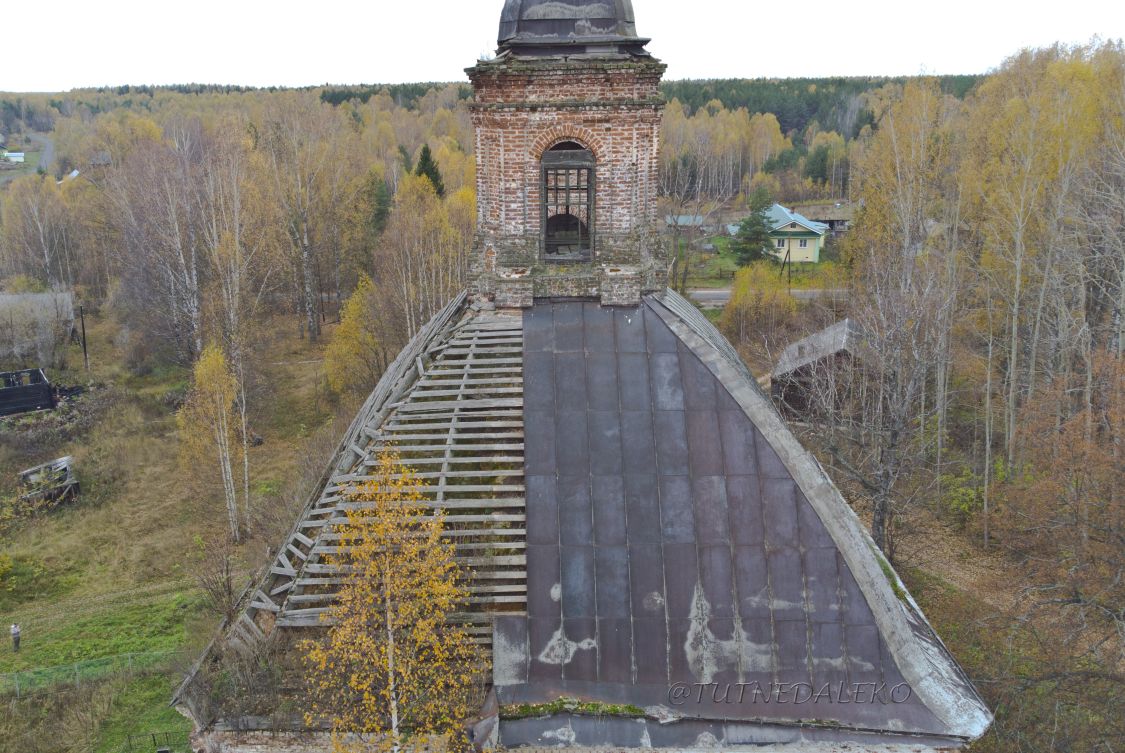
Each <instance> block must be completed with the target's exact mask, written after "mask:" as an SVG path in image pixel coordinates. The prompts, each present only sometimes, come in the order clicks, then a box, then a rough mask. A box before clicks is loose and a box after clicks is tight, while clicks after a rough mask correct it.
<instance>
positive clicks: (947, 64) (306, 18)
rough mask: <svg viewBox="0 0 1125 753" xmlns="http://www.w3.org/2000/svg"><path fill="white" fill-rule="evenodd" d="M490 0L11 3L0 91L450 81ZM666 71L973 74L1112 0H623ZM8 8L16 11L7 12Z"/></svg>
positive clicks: (1081, 21) (495, 16)
mask: <svg viewBox="0 0 1125 753" xmlns="http://www.w3.org/2000/svg"><path fill="white" fill-rule="evenodd" d="M502 6H503V0H364V1H363V2H356V1H354V0H318V1H317V2H295V1H293V0H269V1H268V2H266V1H265V0H177V1H176V2H173V1H172V0H143V1H142V0H99V1H98V2H93V1H92V0H56V2H53V3H49V4H45V5H44V4H36V3H31V2H23V3H13V4H12V7H11V8H9V9H8V11H9V12H6V13H5V14H4V15H5V31H4V32H3V35H0V91H62V90H67V89H72V88H76V87H88V86H103V85H116V84H175V83H188V82H197V83H221V84H243V85H250V86H269V85H284V86H303V85H315V84H324V83H332V84H359V83H375V82H378V83H397V82H403V81H453V80H462V79H463V78H464V74H463V72H462V71H463V69H464V68H465V67H467V66H469V65H471V64H472V63H473V61H474V60H476V59H477V58H478V57H479V56H480V55H481V54H482V53H485V52H489V51H491V50H493V49H494V48H495V46H496V30H497V24H498V21H499V18H500V9H501V8H502ZM633 6H634V8H635V10H636V14H637V28H638V30H639V31H640V33H641V34H642V35H643V36H647V37H651V38H652V40H653V41H652V43H651V44H650V45H649V49H650V50H651V51H652V52H653V53H654V54H656V55H657V56H658V57H660V58H662V59H663V60H664V61H665V62H666V63H668V66H669V67H668V74H667V75H668V78H671V79H680V78H725V77H745V78H756V77H762V76H765V77H792V76H833V75H845V76H853V75H869V74H870V75H880V74H881V75H913V74H919V73H935V74H940V73H983V72H986V71H988V70H989V69H992V68H995V67H996V66H998V65H999V64H1000V63H1001V62H1002V61H1003V60H1004V58H1006V57H1008V56H1009V55H1011V54H1013V53H1014V52H1016V51H1017V50H1019V49H1020V48H1022V47H1029V46H1030V47H1039V46H1044V45H1048V44H1051V43H1053V42H1055V41H1061V42H1066V43H1080V42H1088V41H1089V40H1090V39H1091V38H1092V37H1094V36H1095V35H1097V36H1100V37H1101V38H1103V39H1120V38H1122V37H1125V2H1122V0H1100V1H1095V0H1066V1H1065V2H1057V1H1056V2H1042V1H1040V0H1025V1H1024V2H1011V1H1010V0H999V1H998V0H940V1H937V0H927V1H926V2H919V1H918V0H894V1H891V0H852V2H844V1H843V0H835V1H834V2H828V1H827V0H806V1H805V2H800V3H792V2H784V0H783V1H782V2H758V1H756V0H633ZM17 11H18V12H17Z"/></svg>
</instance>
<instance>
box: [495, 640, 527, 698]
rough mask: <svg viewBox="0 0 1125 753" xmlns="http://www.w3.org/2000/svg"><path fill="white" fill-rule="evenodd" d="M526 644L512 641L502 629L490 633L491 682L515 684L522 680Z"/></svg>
mask: <svg viewBox="0 0 1125 753" xmlns="http://www.w3.org/2000/svg"><path fill="white" fill-rule="evenodd" d="M526 657H527V646H526V645H520V644H517V643H515V642H513V641H512V640H511V639H510V638H509V637H508V636H507V635H505V634H504V633H503V632H502V631H500V630H497V631H494V632H493V634H492V682H493V684H494V685H501V686H503V685H515V684H516V683H519V682H523V672H522V671H521V670H522V669H523V667H524V666H525V665H524V662H525V661H526Z"/></svg>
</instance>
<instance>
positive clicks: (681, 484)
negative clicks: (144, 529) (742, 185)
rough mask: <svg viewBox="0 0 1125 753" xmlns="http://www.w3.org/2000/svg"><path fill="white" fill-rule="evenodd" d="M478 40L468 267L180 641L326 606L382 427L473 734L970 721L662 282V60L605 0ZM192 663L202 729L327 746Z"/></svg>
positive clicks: (239, 645)
mask: <svg viewBox="0 0 1125 753" xmlns="http://www.w3.org/2000/svg"><path fill="white" fill-rule="evenodd" d="M499 42H500V48H499V54H498V55H497V57H496V58H495V59H494V60H490V61H481V62H479V63H478V64H477V65H476V66H475V67H473V68H471V69H470V70H469V77H470V79H471V80H472V82H473V88H474V95H475V96H474V101H473V103H472V105H471V112H472V117H473V123H474V126H475V128H476V136H477V140H476V143H477V145H478V149H477V152H476V158H477V176H478V187H479V191H478V201H479V207H478V210H479V216H480V223H479V229H478V233H477V237H476V241H475V257H476V260H475V263H474V266H473V279H472V281H471V284H470V286H469V288H468V290H466V291H465V292H463V293H462V294H461V295H459V296H458V297H457V298H456V299H455V300H454V301H452V302H450V303H449V305H448V306H446V308H445V309H444V310H443V311H441V312H440V313H439V314H438V315H437V316H435V317H434V318H433V319H432V320H431V321H430V322H429V323H428V324H427V325H426V326H425V327H424V328H423V330H422V331H421V332H419V334H418V335H417V336H416V337H415V338H414V339H413V340H412V341H411V342H410V343H409V344H408V345H407V346H406V347H405V348H404V349H403V351H402V352H401V353H400V354H399V355H398V357H397V358H396V359H395V361H394V363H393V364H392V365H391V367H390V368H389V369H388V371H387V373H386V374H385V375H384V377H383V378H382V379H381V380H380V383H379V385H378V386H377V387H376V389H375V390H374V392H373V393H372V394H371V396H370V397H369V398H368V400H367V402H366V403H365V404H364V406H363V408H362V409H361V410H360V412H359V414H358V415H357V416H356V418H355V420H354V422H353V423H352V425H351V426H350V427H349V429H348V431H347V433H346V434H345V436H344V437H343V438H342V440H341V443H340V445H339V450H338V452H337V454H336V455H335V457H334V458H333V459H332V461H331V464H330V466H329V467H328V468H327V469H326V472H325V474H324V481H323V483H322V485H321V486H320V488H319V489H318V490H317V491H316V493H315V494H314V495H313V496H312V497H311V498H310V499H309V501H308V503H307V506H306V507H305V509H304V511H303V512H302V514H301V516H300V519H299V520H298V521H297V523H296V525H295V527H294V528H293V531H292V533H291V534H290V535H289V536H288V538H287V539H286V540H285V541H284V542H282V544H281V546H280V547H279V549H278V553H277V555H276V557H275V559H274V561H273V562H272V564H271V566H270V568H269V570H268V571H267V572H266V574H265V575H264V576H263V577H262V578H261V580H260V581H259V582H258V583H257V584H255V585H254V586H253V587H252V588H251V589H250V592H249V593H250V595H249V597H248V603H247V604H246V605H245V606H244V608H243V610H242V611H241V612H240V613H239V614H238V615H237V616H236V618H235V619H234V620H233V621H232V622H231V624H230V625H229V626H228V627H226V628H224V630H223V633H222V635H221V636H220V637H219V639H218V640H217V641H216V644H215V647H214V648H213V649H212V653H209V654H207V655H205V656H204V657H203V659H202V660H201V664H200V666H203V665H206V664H207V663H209V662H211V663H216V664H219V665H221V664H222V662H223V661H224V659H223V656H224V655H225V654H229V653H230V652H233V653H234V654H237V653H238V652H245V653H252V652H253V651H254V649H255V648H257V647H259V646H262V645H265V644H266V643H267V642H268V645H269V646H271V647H272V649H273V650H275V651H285V650H287V649H288V650H293V651H295V650H296V649H295V648H294V647H295V645H296V642H297V641H298V640H299V639H300V638H302V637H307V636H309V635H316V634H317V631H321V630H324V629H325V622H324V620H323V617H324V615H325V614H327V613H328V612H329V610H330V609H331V607H332V605H333V604H334V603H336V600H337V599H338V597H339V593H340V588H341V584H342V583H344V582H345V579H346V578H347V577H348V573H347V572H346V571H345V570H344V569H343V568H344V566H343V565H341V564H339V563H338V562H337V561H336V560H334V559H333V556H332V555H333V554H334V553H335V552H337V551H338V548H339V541H340V534H339V530H338V528H337V526H338V525H340V524H341V523H342V522H343V521H344V520H345V518H344V510H345V508H348V507H350V506H354V505H355V504H357V503H356V502H355V501H354V500H353V499H352V498H350V497H349V492H350V490H351V489H353V488H354V486H355V485H356V484H357V483H359V482H361V481H362V480H364V479H365V478H367V476H368V474H369V473H370V469H371V467H372V466H373V465H374V464H375V463H377V460H376V458H377V456H378V454H379V453H380V451H381V450H383V449H384V448H386V447H388V446H391V445H393V446H394V447H395V448H396V449H397V450H398V452H399V453H400V459H401V462H402V463H403V464H405V465H408V466H412V467H415V468H419V469H423V471H424V476H425V477H426V478H427V479H428V481H429V483H428V485H427V486H425V487H424V488H422V489H421V493H422V494H423V495H424V497H425V504H427V505H429V506H432V507H434V508H440V509H443V510H444V511H445V513H446V515H445V524H446V526H447V528H446V533H447V535H448V536H449V537H450V539H451V540H452V541H453V542H455V544H456V552H457V556H458V558H459V560H460V562H461V563H462V564H463V565H464V566H466V567H468V568H471V569H472V572H473V576H472V580H471V581H470V582H469V586H468V587H469V590H470V594H471V601H470V602H469V603H467V604H465V605H464V607H463V612H462V613H461V614H459V615H458V616H457V618H456V619H457V620H458V621H461V622H463V623H465V624H467V625H468V626H469V627H470V629H471V631H472V633H473V634H474V635H475V636H476V637H477V638H478V640H480V641H481V642H482V643H483V644H485V645H487V646H488V647H489V648H490V649H491V659H492V661H491V675H490V677H489V678H488V679H489V681H490V682H489V692H488V697H487V699H486V700H485V701H484V704H483V706H482V708H481V711H480V715H479V718H478V719H475V720H473V722H474V723H473V724H472V730H471V736H472V743H473V744H474V745H475V746H477V747H478V748H485V747H495V746H503V747H507V748H520V747H532V748H546V747H551V748H562V749H570V750H575V749H585V748H591V747H614V748H657V749H666V750H669V751H679V750H694V749H698V748H702V747H723V748H729V747H737V746H754V745H773V746H775V747H774V748H771V750H779V751H791V752H792V753H805V751H809V750H811V749H816V750H822V749H823V750H845V749H846V750H850V751H856V752H857V753H859V752H862V751H868V752H873V751H890V750H892V749H893V750H901V749H902V748H898V747H894V746H899V745H902V746H908V749H909V750H911V751H930V752H936V751H939V750H948V749H951V748H958V747H961V746H963V745H965V744H966V743H968V742H971V741H972V740H975V739H976V738H978V737H979V736H980V735H982V734H983V733H984V731H985V730H986V729H987V728H988V725H989V723H990V722H991V716H990V714H989V711H988V709H987V708H986V707H985V705H984V704H983V702H982V701H981V699H980V697H979V696H978V695H977V693H976V691H975V689H974V688H973V686H972V684H971V683H970V682H969V680H968V678H967V677H966V676H965V674H964V672H963V671H962V670H961V669H960V667H959V666H958V665H957V663H956V661H954V659H953V657H952V656H951V655H950V654H949V652H948V651H947V650H946V649H945V647H944V646H943V645H942V643H941V641H940V640H939V639H938V637H937V635H936V634H935V633H934V630H933V628H932V627H931V626H930V625H929V623H928V622H927V621H926V619H925V617H924V616H923V615H922V613H921V611H920V609H919V608H918V606H917V604H916V603H915V602H914V601H913V599H911V597H910V596H909V594H908V593H907V592H906V589H905V587H904V586H903V584H902V582H901V581H900V580H899V578H898V576H897V575H896V574H895V573H894V571H893V570H892V569H891V567H890V565H889V564H888V563H887V562H886V560H885V559H884V558H883V557H882V555H881V554H879V553H878V552H877V550H876V548H875V546H874V544H873V543H872V540H871V538H870V537H869V536H868V534H867V533H866V531H865V529H864V528H863V526H862V524H861V523H860V521H859V519H858V517H857V516H856V515H855V513H854V512H853V511H852V510H851V508H850V507H849V506H848V504H847V503H846V502H845V500H844V499H843V497H842V496H841V495H840V493H839V492H838V491H837V490H836V488H835V486H833V484H832V482H831V480H830V479H829V478H828V477H827V476H826V475H825V472H824V470H823V469H822V468H821V466H820V465H819V464H818V463H817V461H816V460H815V459H814V458H813V456H812V455H810V454H809V453H808V451H806V450H805V449H804V448H803V447H802V446H801V445H800V444H799V443H798V441H797V439H796V438H795V437H794V435H793V434H792V433H791V432H790V430H789V429H788V428H787V426H786V425H785V423H784V421H783V420H782V418H781V416H780V415H779V414H778V412H777V411H776V410H775V409H774V407H773V406H772V405H771V403H770V400H769V398H768V397H767V396H766V395H765V394H763V393H762V391H761V390H760V388H759V387H758V385H757V383H756V381H755V379H754V377H753V375H752V374H751V373H750V371H749V370H748V369H747V367H746V366H745V364H744V363H743V362H742V361H741V359H740V358H739V357H738V355H737V353H736V352H735V350H734V348H733V347H732V346H731V345H730V343H729V342H727V341H726V340H725V339H724V338H723V336H722V335H721V334H720V333H719V332H718V330H717V329H715V327H714V326H712V325H711V324H710V323H709V321H708V320H707V319H706V318H705V317H704V316H703V315H702V314H701V313H700V312H699V311H698V309H696V308H695V307H694V306H693V305H691V304H690V303H689V302H687V301H686V300H685V299H683V298H682V297H680V296H679V295H677V294H676V293H675V292H673V291H671V290H669V289H668V288H667V270H668V262H669V261H670V260H669V258H668V250H667V248H666V244H664V243H662V242H661V239H660V237H659V227H658V226H659V217H658V216H657V213H656V198H657V195H656V194H657V186H658V181H657V180H656V178H657V159H656V157H657V150H658V142H659V131H660V112H661V106H662V105H661V98H660V93H659V82H660V78H661V75H662V74H663V71H664V66H663V65H662V64H661V63H659V62H658V61H656V60H654V59H653V58H652V57H651V56H649V55H648V53H647V52H646V51H645V50H644V45H645V42H646V40H644V39H642V38H640V37H638V36H637V33H636V28H635V24H634V19H633V11H632V7H631V3H630V2H629V0H615V1H613V2H611V1H610V0H567V1H563V0H546V1H545V0H508V2H507V3H506V5H505V6H504V11H503V16H502V21H501V26H500V35H499ZM790 220H791V221H794V222H797V221H798V220H796V219H793V218H792V216H790ZM197 670H198V667H197ZM197 670H193V672H192V673H191V674H190V675H189V676H188V678H187V679H186V680H185V682H184V684H183V685H182V686H181V688H180V689H179V691H178V692H177V695H176V703H177V704H178V705H179V706H180V707H181V708H182V709H183V710H184V711H186V712H187V713H188V714H189V715H190V716H192V717H193V718H194V719H195V720H196V722H197V724H198V725H199V727H200V729H201V733H200V735H199V738H200V739H199V742H200V744H206V745H207V746H210V747H209V748H208V749H211V747H216V748H217V747H221V748H222V749H223V750H225V751H227V752H228V753H248V752H249V751H251V750H260V749H263V748H265V749H269V750H273V751H289V750H297V749H300V750H302V751H311V750H327V749H329V748H330V746H331V740H330V739H329V738H328V737H327V736H324V735H321V736H319V737H318V736H315V735H308V736H305V737H301V738H296V737H294V738H284V737H279V736H272V737H270V736H268V732H267V730H266V729H265V728H266V727H268V726H269V725H270V724H277V723H278V722H277V720H276V717H239V718H236V719H231V718H228V717H224V716H223V714H224V713H225V712H224V710H223V709H222V708H221V707H219V708H218V710H217V711H216V707H215V706H213V705H212V704H213V703H214V702H215V696H214V695H213V694H212V693H211V688H210V687H209V686H208V685H207V684H206V683H205V682H204V681H203V680H202V679H201V678H202V677H203V676H204V675H203V674H201V673H200V672H199V671H197ZM275 684H276V683H275ZM560 699H577V700H576V701H575V702H571V701H566V702H563V703H561V704H560V703H558V701H559V700H560ZM238 701H239V703H241V704H242V705H243V706H251V707H254V708H258V707H259V705H258V704H257V703H256V702H254V699H249V700H247V699H244V698H239V699H238ZM579 701H580V702H582V703H583V704H586V708H593V709H596V710H597V712H596V713H594V714H588V713H583V711H582V709H579V708H577V707H576V703H577V702H579ZM527 709H531V710H532V711H531V713H527V712H526V710H527ZM521 710H523V712H522V713H521ZM216 716H217V717H218V721H217V722H216V721H215V719H216ZM292 723H294V724H297V725H300V724H301V723H302V717H301V716H300V715H299V714H297V715H296V716H295V721H293V722H292ZM255 725H259V726H258V729H259V732H258V733H257V735H258V736H255V733H254V732H253V731H252V730H254V729H255ZM817 746H827V747H823V748H822V747H817Z"/></svg>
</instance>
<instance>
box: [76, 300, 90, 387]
mask: <svg viewBox="0 0 1125 753" xmlns="http://www.w3.org/2000/svg"><path fill="white" fill-rule="evenodd" d="M78 317H79V319H80V320H81V321H82V360H83V361H85V362H86V371H89V370H90V352H89V351H88V350H86V307H85V306H79V307H78Z"/></svg>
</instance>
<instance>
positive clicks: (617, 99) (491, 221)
mask: <svg viewBox="0 0 1125 753" xmlns="http://www.w3.org/2000/svg"><path fill="white" fill-rule="evenodd" d="M468 73H469V78H470V79H471V80H472V82H473V89H474V93H475V99H474V102H473V104H472V116H473V125H474V127H475V128H476V155H477V219H478V228H477V239H476V253H477V256H478V257H479V258H478V259H477V264H476V265H475V269H476V275H475V282H474V286H473V288H474V294H475V295H480V296H487V297H493V298H494V299H495V300H496V301H497V303H498V305H503V306H527V305H530V304H531V299H532V297H533V296H535V297H539V296H554V295H565V296H574V295H581V296H588V295H594V296H600V297H601V298H602V300H603V302H606V303H613V304H619V305H627V304H629V303H631V302H633V303H635V302H637V301H639V296H640V293H639V291H641V290H642V289H644V290H650V289H653V290H655V289H660V288H663V287H664V281H665V279H666V274H665V273H666V268H667V264H666V261H665V257H666V254H665V253H664V250H663V247H662V245H661V243H660V241H659V240H658V239H657V237H656V236H655V234H654V233H655V229H656V227H657V224H656V221H657V207H656V197H657V189H658V182H659V172H658V171H659V162H658V161H659V149H660V121H661V114H662V111H663V100H662V98H661V95H660V78H661V76H662V75H663V73H664V65H663V64H662V63H660V62H658V61H656V60H654V59H651V58H647V59H631V60H622V59H612V58H585V59H581V60H577V59H575V60H562V59H558V58H556V59H544V60H529V59H527V58H513V57H504V58H500V59H498V60H496V61H491V62H484V63H480V64H478V65H477V66H476V67H475V68H471V69H469V71H468ZM561 141H577V142H578V143H580V144H582V145H583V146H585V147H586V148H587V149H589V150H590V151H591V152H593V154H594V157H595V159H596V161H597V165H596V168H595V204H594V226H593V234H594V258H593V259H592V260H591V262H590V263H573V264H569V265H566V266H560V265H557V264H552V263H546V262H544V260H542V259H540V257H539V253H540V252H539V246H540V240H541V228H540V223H541V210H540V206H539V201H540V174H541V173H540V170H541V167H540V160H541V158H542V156H543V153H544V152H545V151H546V150H547V149H549V148H551V147H552V146H554V145H555V144H557V143H559V142H561ZM611 269H612V272H610V270H611Z"/></svg>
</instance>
